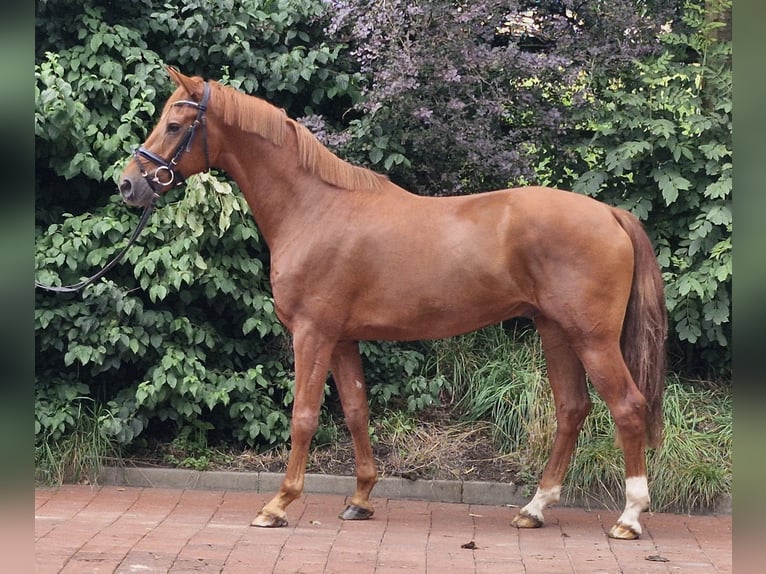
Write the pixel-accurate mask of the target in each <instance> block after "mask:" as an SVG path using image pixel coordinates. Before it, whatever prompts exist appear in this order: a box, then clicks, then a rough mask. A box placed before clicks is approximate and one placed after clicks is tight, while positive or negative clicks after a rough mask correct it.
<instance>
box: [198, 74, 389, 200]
mask: <svg viewBox="0 0 766 574" xmlns="http://www.w3.org/2000/svg"><path fill="white" fill-rule="evenodd" d="M211 84H213V86H214V87H215V88H216V89H214V90H213V94H212V98H213V100H212V101H211V107H212V108H214V109H216V110H223V121H224V122H225V123H226V124H227V125H231V126H235V127H238V128H240V129H242V130H244V131H246V132H249V133H254V134H257V135H259V136H261V137H263V138H265V139H267V140H269V141H270V142H272V143H273V144H274V145H278V146H281V145H283V144H284V142H285V137H286V133H287V130H288V126H292V128H293V129H294V131H295V135H296V138H297V142H298V157H299V160H300V165H301V166H302V167H304V168H305V169H306V170H308V171H310V172H311V173H314V174H316V175H317V176H319V178H320V179H322V181H324V182H326V183H329V184H331V185H334V186H336V187H340V188H344V189H369V190H377V189H380V187H381V186H382V185H383V183H384V182H385V181H387V178H386V177H385V176H383V175H380V174H378V173H375V172H374V171H372V170H369V169H365V168H362V167H357V166H354V165H351V164H350V163H348V162H346V161H343V160H342V159H340V158H339V157H338V156H336V155H335V154H333V153H332V152H331V151H330V150H329V149H327V148H326V147H325V146H324V145H322V143H321V142H320V141H319V140H318V139H317V138H316V137H315V136H314V134H312V133H311V132H310V131H309V130H308V129H307V128H306V127H305V126H303V125H301V124H299V123H298V122H296V121H295V120H292V119H290V118H289V117H287V114H286V113H285V111H284V110H282V109H279V108H277V107H276V106H273V105H271V104H270V103H268V102H266V101H264V100H262V99H260V98H256V97H254V96H249V95H247V94H244V93H242V92H238V91H237V90H235V89H233V88H230V87H228V86H224V85H222V84H219V83H217V82H211Z"/></svg>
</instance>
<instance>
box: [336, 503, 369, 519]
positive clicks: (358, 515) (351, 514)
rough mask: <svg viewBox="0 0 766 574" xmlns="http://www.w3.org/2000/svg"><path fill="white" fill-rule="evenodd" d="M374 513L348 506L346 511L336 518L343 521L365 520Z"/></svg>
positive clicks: (366, 509) (358, 507) (351, 505)
mask: <svg viewBox="0 0 766 574" xmlns="http://www.w3.org/2000/svg"><path fill="white" fill-rule="evenodd" d="M374 513H375V511H374V510H370V509H368V508H362V507H361V506H355V505H353V504H349V505H348V506H347V507H346V510H344V511H343V512H341V513H340V514H339V515H338V518H342V519H343V520H367V519H368V518H369V517H370V516H372V515H373V514H374Z"/></svg>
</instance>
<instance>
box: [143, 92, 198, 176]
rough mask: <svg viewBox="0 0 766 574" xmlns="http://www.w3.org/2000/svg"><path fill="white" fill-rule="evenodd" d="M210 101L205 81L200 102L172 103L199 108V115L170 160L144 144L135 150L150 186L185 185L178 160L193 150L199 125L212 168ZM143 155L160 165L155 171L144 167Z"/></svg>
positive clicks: (184, 101) (182, 101)
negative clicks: (208, 139)
mask: <svg viewBox="0 0 766 574" xmlns="http://www.w3.org/2000/svg"><path fill="white" fill-rule="evenodd" d="M209 101H210V84H209V83H207V82H205V85H204V88H203V90H202V99H201V100H200V101H199V102H194V101H192V100H179V101H177V102H173V103H172V104H171V106H191V107H193V108H197V117H196V118H195V120H194V121H193V122H192V123H191V125H190V126H189V127H188V129H187V130H186V133H185V134H184V137H183V138H182V139H181V141H180V142H178V146H177V147H176V150H175V152H174V153H173V157H171V158H170V161H167V160H165V159H164V158H162V157H161V156H159V155H157V154H156V153H154V152H152V151H149V150H148V149H146V148H145V147H144V146H140V147H139V148H137V149H136V150H134V151H133V159H135V160H136V163H137V164H138V169H139V170H140V171H141V175H142V176H143V177H145V178H146V180H147V181H148V182H149V187H151V188H152V189H154V185H153V184H157V185H161V186H162V187H170V186H172V187H178V186H180V185H183V183H184V181H186V179H185V178H184V176H183V175H182V174H181V172H180V171H178V170H177V169H176V166H177V165H178V160H179V158H180V157H181V154H183V153H184V152H185V151H187V152H188V151H190V150H191V146H192V142H193V141H194V135H195V134H196V133H197V128H199V127H201V128H202V141H203V142H204V147H205V163H206V164H207V169H209V168H210V152H209V151H208V147H207V121H206V118H205V112H206V111H207V104H208V102H209ZM142 157H143V158H144V159H147V160H149V161H151V162H152V163H154V164H156V165H157V166H158V167H157V168H156V169H155V170H154V173H152V174H150V173H149V171H148V170H147V169H146V168H145V167H144V162H142V161H141V158H142Z"/></svg>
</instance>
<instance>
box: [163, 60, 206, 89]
mask: <svg viewBox="0 0 766 574" xmlns="http://www.w3.org/2000/svg"><path fill="white" fill-rule="evenodd" d="M165 69H166V70H167V72H168V75H169V76H170V79H171V80H173V82H175V84H176V85H177V86H179V87H183V88H184V89H185V90H186V91H187V92H189V93H190V94H194V93H196V92H197V91H198V90H197V89H198V88H199V91H201V86H202V79H201V78H190V77H189V76H184V75H183V74H182V73H181V72H179V71H178V70H176V69H175V68H172V67H170V66H165Z"/></svg>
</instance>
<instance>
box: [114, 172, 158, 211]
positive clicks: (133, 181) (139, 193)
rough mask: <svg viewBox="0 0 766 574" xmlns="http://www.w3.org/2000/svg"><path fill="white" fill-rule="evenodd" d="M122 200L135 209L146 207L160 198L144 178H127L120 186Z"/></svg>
mask: <svg viewBox="0 0 766 574" xmlns="http://www.w3.org/2000/svg"><path fill="white" fill-rule="evenodd" d="M119 189H120V195H121V196H122V200H123V201H124V202H125V203H127V204H128V205H131V206H133V207H146V206H147V205H149V204H150V203H152V202H153V201H155V200H156V199H157V197H159V194H158V193H157V192H156V191H155V190H154V189H153V188H152V186H151V185H149V182H148V181H147V180H146V178H144V177H139V178H131V177H125V178H123V180H122V181H121V182H120V185H119Z"/></svg>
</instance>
